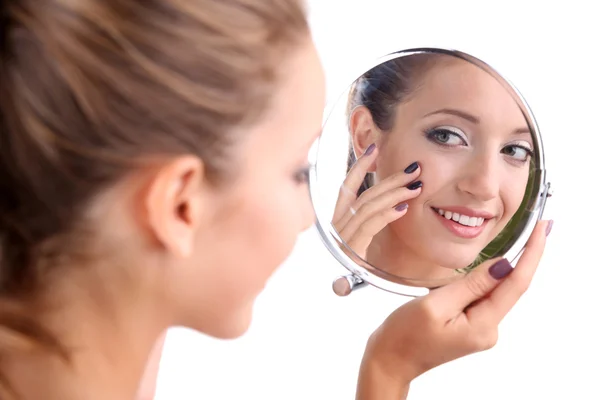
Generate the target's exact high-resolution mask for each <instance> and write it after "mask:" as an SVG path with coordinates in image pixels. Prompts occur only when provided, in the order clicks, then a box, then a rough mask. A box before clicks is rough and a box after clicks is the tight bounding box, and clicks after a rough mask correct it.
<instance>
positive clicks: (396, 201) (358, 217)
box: [340, 186, 421, 241]
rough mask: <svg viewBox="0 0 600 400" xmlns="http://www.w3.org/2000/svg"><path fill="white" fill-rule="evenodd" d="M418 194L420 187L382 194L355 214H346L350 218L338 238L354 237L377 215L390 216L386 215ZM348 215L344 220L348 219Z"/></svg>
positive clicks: (404, 188)
mask: <svg viewBox="0 0 600 400" xmlns="http://www.w3.org/2000/svg"><path fill="white" fill-rule="evenodd" d="M420 193H421V187H420V186H419V187H417V188H415V189H412V190H411V189H408V188H406V187H400V188H396V189H393V190H390V191H388V192H386V193H383V194H382V195H380V196H379V197H378V198H376V199H374V200H372V201H370V202H368V203H364V204H363V205H362V206H360V207H359V208H358V209H357V210H356V212H355V213H352V212H348V215H349V217H350V218H349V220H348V222H347V223H346V225H345V226H343V228H342V229H341V231H340V236H341V237H342V238H352V237H354V236H355V235H357V234H358V233H359V229H360V228H361V226H363V225H364V224H365V223H368V222H369V221H370V220H371V219H373V218H375V217H376V216H377V215H378V214H381V213H384V214H386V215H390V214H388V213H389V212H390V211H391V210H393V211H395V208H396V207H398V206H399V205H401V204H402V203H406V202H407V201H408V200H410V199H413V198H415V197H417V196H418V195H419V194H420ZM348 215H347V216H346V218H348ZM391 215H393V213H391ZM344 240H346V239H344ZM346 241H347V240H346Z"/></svg>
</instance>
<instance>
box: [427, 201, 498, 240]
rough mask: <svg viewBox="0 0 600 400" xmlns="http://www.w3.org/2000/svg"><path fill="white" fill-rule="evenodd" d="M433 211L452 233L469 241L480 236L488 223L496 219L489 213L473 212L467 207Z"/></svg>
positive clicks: (433, 209) (433, 208) (434, 209)
mask: <svg viewBox="0 0 600 400" xmlns="http://www.w3.org/2000/svg"><path fill="white" fill-rule="evenodd" d="M431 209H432V211H433V212H435V213H436V214H437V215H438V219H439V220H440V222H442V224H443V225H444V226H445V227H446V228H448V229H449V230H450V232H452V233H454V234H455V235H457V236H460V237H462V238H467V239H472V238H475V237H477V236H479V235H480V234H481V232H483V230H484V228H485V226H486V225H487V222H488V221H489V220H490V219H492V218H494V217H495V216H494V214H492V213H489V212H487V211H482V210H473V209H470V208H467V207H444V208H437V207H431Z"/></svg>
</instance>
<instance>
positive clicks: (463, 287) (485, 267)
mask: <svg viewBox="0 0 600 400" xmlns="http://www.w3.org/2000/svg"><path fill="white" fill-rule="evenodd" d="M547 226H548V224H547V223H546V222H541V223H538V224H537V226H536V228H535V229H534V231H533V233H532V235H531V238H530V240H529V242H528V243H527V246H526V247H525V251H524V252H523V255H522V256H521V258H520V260H519V262H518V263H517V266H516V267H515V268H514V269H513V267H512V266H511V265H510V263H509V262H508V261H507V260H506V259H492V260H488V261H486V262H485V263H482V264H481V265H480V266H479V267H477V268H476V269H475V270H474V271H472V272H471V273H469V274H468V275H467V276H465V277H464V278H462V279H460V280H458V281H456V282H452V283H450V284H448V285H446V286H443V287H441V288H439V289H435V290H434V291H432V292H431V293H430V294H429V295H428V296H427V297H428V299H427V302H428V303H430V304H429V305H430V308H434V309H436V310H437V312H438V313H439V314H440V316H442V318H444V319H447V320H448V321H451V320H455V319H456V318H457V317H458V318H460V319H461V320H462V319H463V318H465V317H466V320H468V322H469V323H470V324H471V325H473V324H486V325H488V326H489V327H490V328H495V327H497V325H498V324H499V323H500V321H501V320H502V318H504V316H505V315H506V314H507V313H508V312H509V311H510V309H511V308H512V307H513V306H514V305H515V304H516V302H517V300H519V298H520V297H521V295H522V294H523V293H524V292H525V291H526V290H527V288H528V287H529V284H530V282H531V279H532V278H533V274H534V273H535V270H536V268H537V265H538V264H539V261H540V258H541V256H542V253H543V251H544V245H545V241H546V229H547ZM465 309H467V310H466V311H465ZM463 312H464V314H463Z"/></svg>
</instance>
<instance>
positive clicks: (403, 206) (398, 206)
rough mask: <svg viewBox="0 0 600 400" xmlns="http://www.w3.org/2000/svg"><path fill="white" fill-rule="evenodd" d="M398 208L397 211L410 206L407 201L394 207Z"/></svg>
mask: <svg viewBox="0 0 600 400" xmlns="http://www.w3.org/2000/svg"><path fill="white" fill-rule="evenodd" d="M394 208H395V209H396V211H398V212H400V211H404V210H406V209H407V208H408V204H407V203H401V204H398V205H397V206H396V207H394Z"/></svg>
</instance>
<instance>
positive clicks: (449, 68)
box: [311, 49, 548, 293]
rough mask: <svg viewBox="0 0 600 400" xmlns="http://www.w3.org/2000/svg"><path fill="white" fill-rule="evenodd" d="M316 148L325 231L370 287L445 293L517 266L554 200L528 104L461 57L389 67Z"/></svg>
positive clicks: (350, 95)
mask: <svg viewBox="0 0 600 400" xmlns="http://www.w3.org/2000/svg"><path fill="white" fill-rule="evenodd" d="M313 150H314V154H313V157H314V161H313V162H314V170H313V173H312V176H311V194H312V196H313V203H314V205H315V210H316V212H317V218H318V226H319V229H320V232H321V235H322V236H323V239H324V241H325V242H326V244H328V247H329V249H330V250H331V251H332V252H334V254H335V255H336V257H337V258H338V260H340V261H342V263H343V264H344V266H346V267H347V268H348V269H350V271H351V272H353V273H354V275H355V276H360V277H361V279H365V277H366V279H365V280H367V281H368V282H369V281H370V280H371V278H372V277H376V279H379V280H381V279H383V280H386V281H389V282H393V283H395V284H400V285H402V287H405V286H408V287H424V288H432V287H439V286H441V285H444V284H446V283H448V282H451V281H453V280H454V279H457V278H459V277H461V276H463V275H464V274H466V273H468V272H469V271H471V270H473V269H474V268H476V267H477V266H478V265H479V264H480V263H481V262H483V261H485V260H487V259H489V258H493V257H498V256H508V257H511V258H512V259H514V258H515V257H517V256H518V255H519V253H520V251H521V250H522V247H523V245H524V244H525V242H526V240H527V237H528V236H529V234H530V233H531V230H532V228H533V225H534V223H535V220H537V219H539V218H541V213H542V209H543V202H541V201H540V199H543V200H545V197H546V195H547V188H548V185H547V184H546V182H545V175H544V165H543V164H544V158H543V147H542V144H541V137H540V134H539V130H538V129H537V126H536V125H535V122H534V119H533V115H532V113H531V111H530V110H529V108H528V107H527V105H526V103H525V101H524V99H523V98H522V96H521V95H520V94H519V93H518V92H517V90H516V89H515V88H514V86H513V85H512V84H511V83H509V82H508V81H506V80H505V79H504V78H502V77H501V76H500V75H499V74H498V73H497V72H496V71H495V70H493V69H492V68H491V67H489V66H488V65H487V64H485V63H483V62H482V61H480V60H478V59H476V58H474V57H472V56H470V55H467V54H465V53H462V52H458V51H448V50H442V49H413V50H407V51H401V52H397V53H394V54H390V55H388V56H386V57H384V58H382V59H381V60H378V61H377V62H376V63H374V66H373V67H371V68H370V69H369V70H368V71H367V72H365V73H364V74H362V75H360V76H359V77H358V79H356V80H355V81H354V82H352V83H351V84H350V85H349V87H348V88H347V89H346V90H345V91H344V93H342V94H341V95H340V97H339V98H338V100H337V101H336V102H335V103H334V104H333V105H332V107H330V112H329V113H328V114H327V116H326V120H325V124H324V127H323V133H322V135H321V137H320V138H319V141H318V143H317V144H316V145H315V148H314V149H313ZM369 283H372V282H369ZM376 286H381V285H376ZM393 291H396V292H401V293H405V292H407V290H400V291H398V290H395V289H393Z"/></svg>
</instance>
